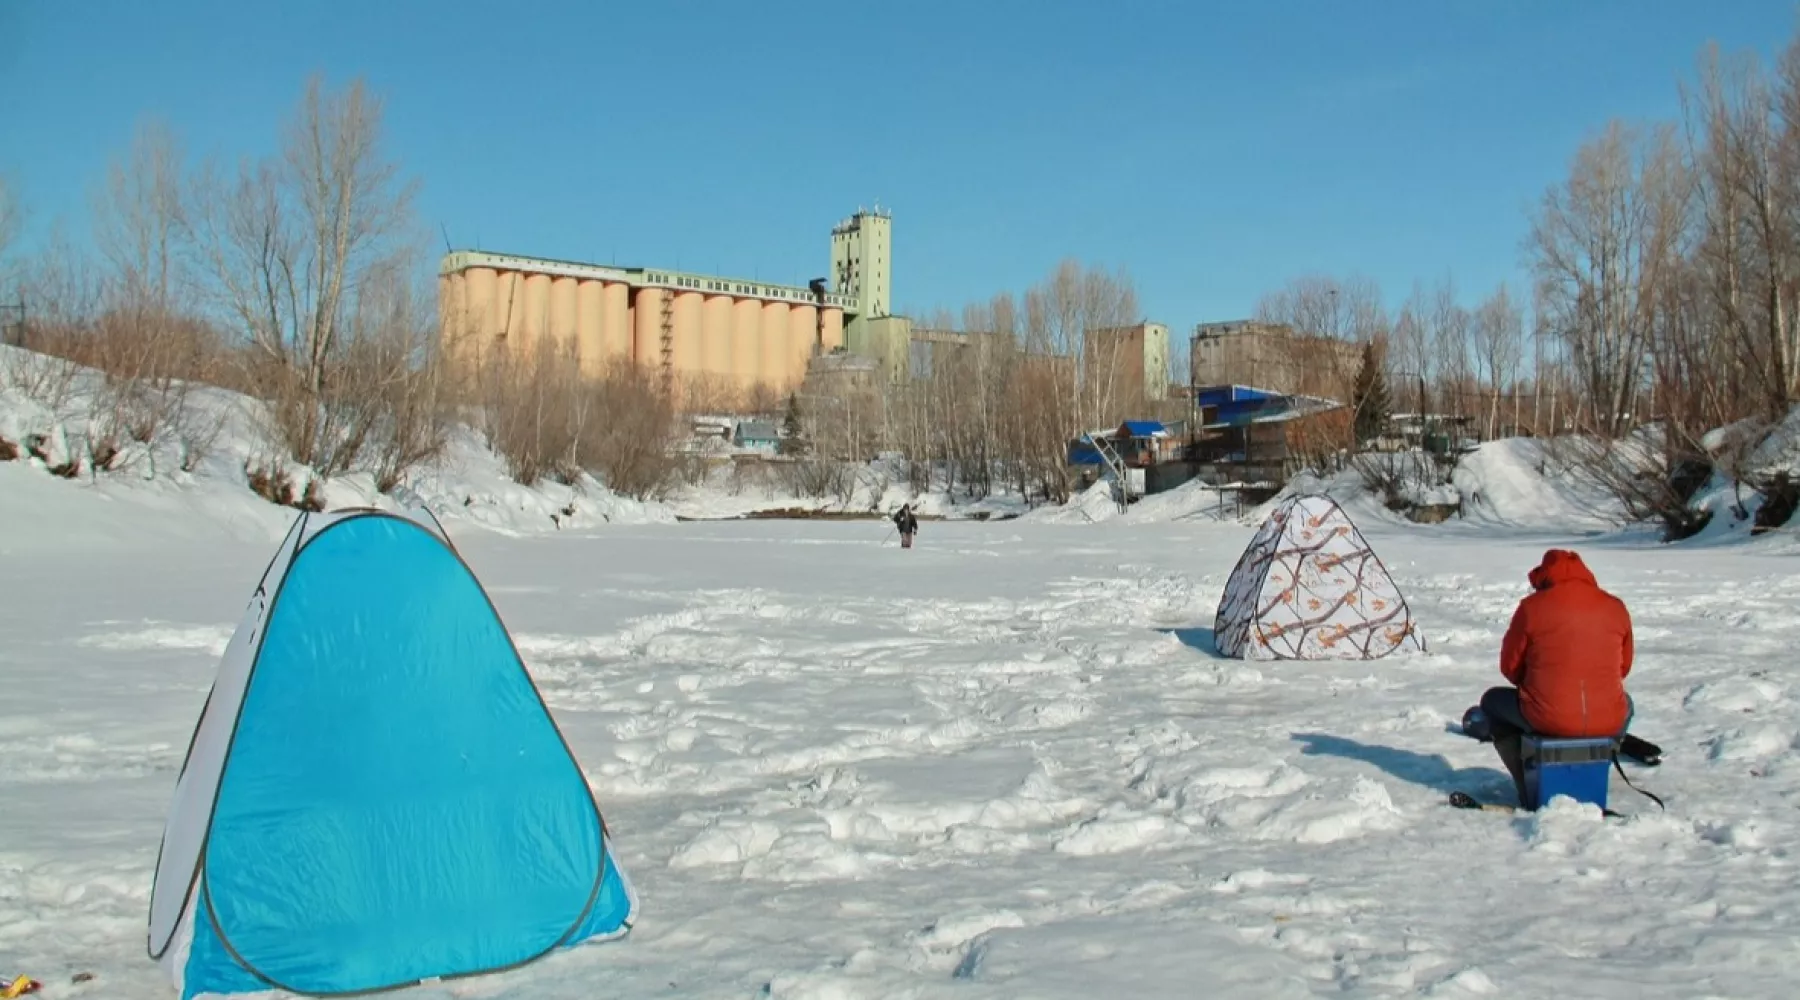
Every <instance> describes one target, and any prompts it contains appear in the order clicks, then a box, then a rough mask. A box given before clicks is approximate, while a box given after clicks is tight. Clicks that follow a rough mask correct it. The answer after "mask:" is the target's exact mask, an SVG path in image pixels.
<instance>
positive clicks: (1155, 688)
mask: <svg viewBox="0 0 1800 1000" xmlns="http://www.w3.org/2000/svg"><path fill="white" fill-rule="evenodd" d="M155 499H156V497H155V496H154V495H153V496H152V497H151V501H144V500H141V499H139V498H135V497H131V496H123V495H115V494H113V493H109V492H107V491H106V490H104V489H96V488H94V487H92V486H86V485H79V484H70V483H64V482H61V481H56V480H53V479H51V478H50V477H48V476H45V475H44V474H43V473H41V472H39V471H35V470H32V469H29V468H27V467H25V466H24V465H23V464H21V463H7V464H0V509H3V512H4V516H5V526H4V529H3V532H4V540H0V566H3V567H4V572H3V573H0V679H3V691H4V694H3V697H0V761H3V762H4V763H3V764H0V972H12V971H14V970H18V971H23V972H29V973H31V974H33V975H35V976H37V977H38V978H40V979H42V980H44V981H45V983H46V984H47V989H46V991H45V994H44V995H45V996H46V997H50V998H55V997H61V996H87V997H107V998H121V1000H131V998H150V997H165V996H167V995H168V993H169V991H168V988H167V987H166V985H165V984H164V981H163V979H162V978H161V976H160V973H159V971H158V970H157V968H156V967H155V966H154V965H153V964H152V963H151V962H150V961H148V959H146V958H145V957H144V951H143V947H144V941H143V939H144V930H145V919H146V917H145V914H146V907H147V904H148V897H149V891H150V880H151V874H152V870H153V868H154V865H155V860H156V851H157V842H158V838H159V836H160V833H161V829H162V822H163V818H164V815H165V811H166V809H167V807H168V804H169V797H170V794H171V791H172V789H173V786H174V782H175V777H176V773H177V770H178V769H179V767H180V765H181V759H182V752H183V750H184V748H185V746H186V743H187V739H188V736H189V733H190V731H191V727H192V726H193V723H194V720H195V718H196V717H197V714H198V712H199V710H200V707H201V703H202V701H203V699H204V698H205V696H206V691H207V687H208V685H209V683H210V682H211V679H212V676H213V672H214V669H215V666H216V662H217V658H218V655H219V651H220V649H221V647H222V646H223V644H224V642H225V640H226V638H227V637H228V636H229V633H230V629H231V627H232V625H233V624H234V622H235V621H236V619H237V617H238V615H239V613H240V612H241V610H242V608H243V605H244V601H245V600H246V598H247V597H248V591H249V589H250V588H251V587H252V586H253V584H254V581H255V579H256V576H257V575H258V574H259V573H260V572H261V569H262V567H263V565H264V564H265V563H266V562H267V560H268V558H269V555H270V554H271V552H272V550H273V547H274V544H275V537H276V536H277V535H278V534H279V532H280V530H281V528H282V527H284V522H285V519H286V514H285V512H282V511H279V510H277V509H275V508H272V507H268V506H266V505H263V506H262V507H260V508H258V507H257V506H256V502H254V501H245V502H244V504H243V505H242V506H241V507H240V506H229V507H224V508H222V507H220V506H218V505H216V504H214V505H210V506H204V505H203V506H200V507H195V506H192V505H188V506H182V505H177V504H168V503H161V502H152V501H155ZM1496 501H1497V502H1498V503H1501V504H1502V505H1504V504H1507V503H1512V502H1521V501H1516V500H1515V498H1511V497H1509V498H1504V499H1503V498H1501V497H1499V496H1496ZM1172 504H1174V502H1173V501H1165V502H1164V503H1163V504H1162V507H1163V508H1165V509H1162V510H1160V511H1156V510H1155V509H1154V508H1148V509H1145V510H1144V511H1142V512H1135V511H1134V513H1133V514H1128V515H1126V516H1123V517H1116V518H1107V519H1103V520H1101V521H1100V522H1099V523H1089V522H1088V521H1086V520H1084V519H1081V518H1079V517H1077V518H1074V519H1070V518H1052V517H1034V518H1026V519H1022V520H1015V521H1005V522H990V523H986V524H980V523H953V522H934V523H928V524H927V525H925V530H924V531H923V532H922V533H921V535H920V538H919V547H917V548H915V549H914V550H912V551H902V550H900V549H899V548H898V547H897V546H896V545H895V544H894V543H893V541H892V539H890V538H888V537H887V535H888V531H887V529H888V526H887V525H886V524H884V523H880V522H872V523H871V522H782V521H723V522H706V523H682V524H675V523H666V519H663V518H660V517H653V516H639V517H630V518H620V519H619V520H618V521H615V522H612V523H607V522H604V521H601V520H599V519H598V518H596V519H593V520H592V521H590V522H587V523H585V524H583V525H580V526H576V527H574V528H571V529H568V530H561V531H551V532H549V533H539V534H526V533H522V532H520V531H515V530H505V529H507V527H508V526H507V525H506V524H499V523H497V524H494V525H493V526H492V527H494V528H498V529H503V530H489V529H488V528H487V527H483V526H480V525H479V524H478V523H471V521H463V522H461V523H458V522H456V521H452V522H451V523H449V525H448V527H449V530H450V531H451V533H452V535H453V537H454V539H455V541H456V543H457V545H458V546H459V548H460V549H461V550H462V551H463V553H464V554H465V555H466V556H467V557H468V559H469V560H470V562H471V564H472V565H473V566H474V568H475V569H476V571H477V573H478V574H479V575H480V576H481V578H482V580H483V582H484V583H485V585H486V586H487V587H488V589H489V591H490V593H491V594H492V596H493V598H494V600H495V602H496V604H497V606H498V607H499V609H500V611H501V613H502V615H503V616H504V618H505V620H506V622H507V624H508V626H509V627H510V629H511V630H512V632H513V634H514V636H515V638H516V640H517V643H518V645H519V648H520V650H521V652H522V654H523V655H524V657H525V659H526V661H527V663H528V664H529V665H530V667H531V670H532V672H533V674H534V677H535V678H536V680H537V682H538V684H539V685H540V687H541V688H542V690H543V692H544V694H545V696H546V698H547V699H548V701H549V704H550V706H551V708H552V710H553V711H554V713H555V714H556V717H557V719H558V721H559V722H560V723H561V725H562V727H563V729H564V731H565V733H566V734H567V736H568V738H569V740H570V743H571V745H572V747H573V749H574V751H575V753H576V755H577V757H578V758H579V759H580V761H581V762H582V764H583V765H584V767H585V769H586V771H587V774H588V776H589V779H590V781H591V782H592V784H593V785H594V787H595V789H596V790H597V792H598V794H599V797H600V800H601V803H602V806H603V809H604V811H605V813H606V818H607V821H608V824H609V826H610V828H611V829H612V831H613V833H614V835H615V837H616V846H617V849H618V851H619V852H620V854H621V858H622V863H623V864H624V866H625V868H626V870H627V871H629V872H631V874H632V877H633V881H634V883H635V885H636V888H637V890H638V892H639V893H640V896H641V898H642V901H643V907H642V916H641V921H640V922H639V923H638V925H637V927H636V929H635V930H634V931H633V932H632V934H631V936H630V937H628V938H626V939H625V940H623V941H620V942H614V943H608V944H600V945H593V946H586V947H582V948H578V949H574V950H572V951H568V952H565V953H561V954H558V955H555V956H552V957H550V958H548V959H546V960H543V961H541V962H538V963H536V964H534V965H531V966H528V967H526V968H524V969H521V970H518V971H515V972H512V973H507V974H503V975H497V976H489V977H482V978H479V979H474V980H469V981H465V982H460V983H457V984H454V985H450V984H442V985H437V986H430V987H423V988H420V989H419V990H417V991H415V995H417V996H420V997H432V998H441V997H450V996H455V997H505V996H517V997H527V996H529V997H533V998H549V1000H556V998H569V1000H575V998H581V1000H587V998H591V997H595V996H684V997H686V996H693V997H750V996H767V997H777V998H840V997H880V998H909V997H916V998H925V997H1024V996H1030V997H1064V996H1067V997H1075V996H1093V995H1121V996H1231V997H1271V998H1276V997H1280V998H1285V997H1309V996H1327V995H1329V996H1344V997H1396V996H1432V997H1487V996H1516V997H1550V996H1561V995H1581V996H1589V997H1600V998H1607V997H1619V998H1630V1000H1643V998H1650V997H1683V998H1691V997H1709V996H1716V997H1727V996H1728V997H1786V996H1790V995H1792V992H1793V990H1792V986H1791V972H1790V970H1791V968H1792V967H1793V966H1794V964H1795V963H1796V962H1797V961H1800V858H1797V857H1796V854H1795V844H1796V840H1795V834H1796V818H1797V817H1800V814H1797V813H1796V806H1800V757H1797V754H1796V739H1797V735H1800V710H1797V708H1796V706H1797V705H1800V701H1796V699H1795V698H1794V697H1792V694H1793V688H1794V681H1793V680H1792V677H1793V670H1792V663H1793V650H1794V649H1795V648H1796V646H1797V645H1800V575H1796V573H1795V572H1794V568H1793V566H1794V564H1793V562H1792V557H1791V556H1781V555H1777V554H1773V553H1774V552H1776V551H1777V550H1775V549H1773V548H1771V547H1770V546H1769V545H1767V544H1764V543H1760V542H1759V543H1749V544H1740V545H1736V546H1699V547H1687V548H1683V547H1660V546H1654V545H1651V544H1648V543H1646V542H1644V541H1643V540H1642V539H1641V537H1639V536H1627V537H1619V536H1605V537H1599V536H1595V537H1580V536H1577V535H1575V534H1573V533H1571V532H1570V531H1568V530H1566V529H1565V530H1563V531H1562V533H1560V534H1559V533H1558V532H1557V530H1555V529H1553V528H1552V527H1549V526H1546V525H1543V524H1534V525H1529V526H1523V527H1521V526H1507V525H1505V524H1501V523H1498V522H1496V521H1492V520H1486V519H1484V520H1480V521H1476V520H1474V519H1472V520H1471V521H1469V522H1451V523H1450V524H1447V525H1440V526H1435V527H1430V528H1426V527H1418V526H1412V525H1404V524H1401V523H1398V522H1397V521H1396V520H1394V519H1391V518H1387V519H1384V518H1381V517H1377V516H1374V515H1372V514H1366V513H1365V512H1364V511H1362V510H1359V509H1353V510H1352V513H1353V515H1354V516H1356V517H1357V518H1358V521H1359V525H1360V526H1361V527H1362V528H1363V530H1364V531H1365V533H1366V534H1368V536H1369V537H1370V540H1371V542H1372V543H1373V545H1374V546H1375V548H1376V551H1377V552H1378V553H1380V554H1381V555H1382V556H1383V558H1384V560H1385V562H1386V564H1387V566H1388V567H1389V569H1390V570H1391V571H1392V573H1393V574H1394V576H1395V578H1396V580H1397V582H1398V584H1399V586H1400V587H1401V588H1402V590H1403V592H1404V593H1405V594H1406V596H1407V598H1408V599H1409V601H1410V602H1411V604H1412V606H1413V607H1414V609H1415V614H1416V615H1417V617H1418V619H1419V621H1420V623H1421V627H1422V628H1424V629H1425V631H1426V633H1427V634H1428V635H1429V636H1430V641H1431V644H1432V646H1431V651H1430V652H1429V653H1427V654H1424V655H1415V656H1408V657H1405V658H1394V659H1389V660H1384V661H1377V662H1370V663H1341V662H1339V663H1307V664H1294V663H1276V664H1257V665H1254V666H1253V665H1250V664H1245V663H1242V662H1236V661H1226V660H1221V659H1219V658H1217V657H1216V656H1215V655H1214V654H1213V652H1212V651H1211V645H1210V632H1209V629H1210V626H1211V623H1212V616H1213V611H1214V608H1215V605H1216V603H1217V600H1218V598H1219V593H1220V589H1221V587H1222V586H1223V584H1224V581H1225V578H1226V576H1227V574H1228V573H1229V572H1230V570H1231V567H1232V565H1233V563H1234V562H1235V560H1236V559H1237V556H1238V554H1239V552H1240V551H1241V549H1242V547H1243V545H1244V544H1245V543H1246V542H1247V541H1248V539H1249V536H1250V533H1251V529H1250V528H1248V527H1246V526H1244V525H1241V524H1238V523H1234V522H1230V521H1226V522H1218V521H1214V520H1211V519H1210V518H1209V517H1187V516H1185V515H1183V514H1182V513H1181V512H1180V511H1178V510H1176V509H1175V507H1174V506H1172ZM1212 504H1213V501H1212V500H1210V499H1208V498H1206V497H1202V496H1195V497H1194V498H1193V503H1192V505H1191V506H1192V508H1193V509H1194V510H1196V511H1199V510H1204V509H1206V508H1208V507H1210V506H1211V505H1212ZM221 510H225V511H227V512H229V513H230V516H229V517H224V516H222V515H221ZM1153 514H1154V516H1152V515H1153ZM472 520H473V519H472ZM623 521H637V522H640V523H621V522H623ZM1547 544H1567V545H1573V546H1574V547H1576V548H1578V549H1579V550H1580V551H1582V553H1583V555H1584V556H1585V557H1586V558H1587V559H1588V560H1589V562H1590V564H1591V565H1593V566H1594V568H1595V569H1596V572H1597V573H1598V574H1599V576H1600V578H1601V581H1602V583H1603V584H1604V585H1606V586H1608V587H1609V588H1611V589H1613V590H1614V591H1615V592H1617V593H1619V594H1620V595H1622V596H1623V597H1624V598H1625V599H1626V600H1627V601H1628V602H1629V603H1630V606H1631V609H1632V613H1633V615H1634V618H1635V621H1636V624H1637V627H1638V651H1639V657H1640V660H1639V666H1638V668H1637V670H1636V671H1635V672H1634V674H1633V676H1632V681H1631V687H1632V690H1633V693H1634V695H1635V696H1636V698H1637V701H1638V706H1639V707H1638V724H1637V728H1638V730H1639V731H1640V732H1641V733H1643V734H1644V735H1645V736H1647V737H1648V738H1650V739H1652V740H1654V741H1656V742H1658V743H1660V744H1662V745H1663V746H1664V748H1665V750H1666V751H1667V763H1666V764H1664V765H1663V766H1662V767H1661V768H1659V769H1655V770H1636V771H1634V773H1633V778H1634V780H1637V781H1639V783H1640V784H1643V785H1645V786H1646V787H1648V788H1650V789H1651V790H1653V791H1655V792H1657V793H1659V794H1660V795H1662V796H1663V797H1664V798H1665V799H1666V800H1667V801H1668V805H1669V808H1668V811H1667V812H1666V813H1664V812H1660V811H1658V810H1657V809H1656V807H1655V806H1654V804H1652V803H1650V802H1649V800H1647V799H1644V798H1641V797H1639V796H1637V795H1635V794H1633V793H1632V792H1631V791H1630V790H1629V789H1627V788H1625V787H1624V786H1623V784H1622V783H1621V782H1619V781H1617V780H1616V778H1615V780H1614V782H1613V798H1614V801H1613V805H1614V806H1615V808H1618V809H1620V810H1621V811H1623V812H1626V813H1628V814H1630V815H1629V817H1628V818H1627V819H1624V820H1622V821H1620V820H1603V819H1602V818H1601V817H1600V816H1599V814H1598V813H1597V812H1596V811H1594V810H1592V809H1589V808H1585V807H1580V806H1575V805H1573V804H1571V803H1568V802H1566V801H1564V802H1558V803H1554V804H1553V805H1552V806H1551V807H1549V808H1547V809H1545V810H1544V811H1542V812H1540V813H1538V814H1536V815H1530V816H1518V817H1508V816H1504V815H1495V814H1486V813H1466V812H1461V811H1457V810H1453V809H1450V808H1448V807H1447V806H1445V805H1444V804H1443V803H1444V798H1445V793H1446V792H1448V791H1449V790H1451V789H1457V788H1461V789H1467V790H1470V791H1472V792H1475V793H1477V794H1485V795H1488V796H1494V797H1503V796H1504V795H1505V794H1506V789H1507V788H1508V782H1507V780H1506V778H1505V776H1504V774H1503V772H1501V771H1500V770H1499V768H1498V763H1497V761H1496V760H1495V759H1494V758H1493V756H1492V754H1491V749H1490V748H1489V747H1486V746H1483V745H1480V744H1476V743H1474V742H1472V741H1469V740H1466V739H1464V738H1462V737H1460V736H1457V735H1454V734H1453V733H1451V732H1450V731H1449V727H1450V726H1451V724H1452V723H1453V722H1454V720H1456V719H1457V718H1458V717H1460V715H1461V713H1462V711H1463V709H1464V708H1465V707H1466V706H1468V705H1469V704H1471V703H1473V702H1474V700H1475V699H1476V698H1477V697H1478V696H1479V694H1480V693H1481V691H1482V690H1483V689H1484V688H1485V687H1487V686H1489V685H1490V684H1492V683H1495V682H1496V681H1497V679H1498V675H1497V673H1496V671H1495V668H1494V659H1495V653H1496V649H1497V646H1498V643H1499V640H1500V635H1501V633H1502V631H1503V630H1504V628H1505V626H1506V622H1507V618H1508V616H1509V615H1510V613H1511V611H1512V607H1513V604H1514V602H1515V601H1517V599H1518V598H1519V597H1520V596H1522V595H1523V593H1524V575H1525V571H1526V570H1527V568H1528V567H1529V566H1530V565H1532V564H1533V563H1534V562H1535V561H1536V560H1537V558H1538V557H1539V555H1540V554H1541V552H1542V549H1543V548H1544V547H1545V545H1547ZM78 971H92V972H95V973H96V974H97V976H96V978H95V979H94V980H92V981H91V982H87V983H83V984H78V985H71V984H70V981H69V980H70V976H71V974H73V973H75V972H78Z"/></svg>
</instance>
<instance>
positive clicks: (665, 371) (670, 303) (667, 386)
mask: <svg viewBox="0 0 1800 1000" xmlns="http://www.w3.org/2000/svg"><path fill="white" fill-rule="evenodd" d="M662 387H663V394H664V395H665V396H666V395H669V394H671V393H672V392H673V391H674V389H675V290H674V289H672V288H665V289H663V295H662Z"/></svg>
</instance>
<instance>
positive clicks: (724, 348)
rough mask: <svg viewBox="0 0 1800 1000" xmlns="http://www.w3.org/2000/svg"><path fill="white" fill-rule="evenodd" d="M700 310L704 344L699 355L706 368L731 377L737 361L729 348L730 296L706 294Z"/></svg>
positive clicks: (723, 377) (717, 374) (720, 375)
mask: <svg viewBox="0 0 1800 1000" xmlns="http://www.w3.org/2000/svg"><path fill="white" fill-rule="evenodd" d="M700 311H701V315H700V339H701V341H702V342H703V344H704V345H705V346H704V347H703V348H702V349H701V351H700V355H701V357H702V358H703V359H705V364H706V370H707V371H708V372H710V373H711V374H713V375H716V376H718V377H719V378H721V379H729V378H732V377H733V375H734V372H735V368H734V366H735V365H736V363H737V361H736V355H734V354H733V353H732V349H731V297H730V296H728V295H708V296H707V297H706V303H705V304H704V305H702V306H701V307H700Z"/></svg>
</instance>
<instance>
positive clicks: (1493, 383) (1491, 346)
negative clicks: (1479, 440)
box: [1472, 284, 1525, 440]
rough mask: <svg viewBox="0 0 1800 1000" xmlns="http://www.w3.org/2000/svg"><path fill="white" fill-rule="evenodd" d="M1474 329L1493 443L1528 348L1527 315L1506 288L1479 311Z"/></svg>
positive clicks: (1495, 292)
mask: <svg viewBox="0 0 1800 1000" xmlns="http://www.w3.org/2000/svg"><path fill="white" fill-rule="evenodd" d="M1472 329H1473V333H1474V347H1475V355H1476V358H1477V360H1478V361H1479V362H1480V364H1481V373H1480V376H1481V378H1482V380H1483V381H1485V382H1486V383H1487V391H1488V401H1489V402H1488V413H1487V435H1486V436H1487V437H1488V438H1489V439H1490V440H1491V439H1493V438H1496V437H1498V436H1499V425H1500V396H1501V394H1502V393H1505V392H1510V391H1511V390H1512V389H1513V388H1514V384H1515V382H1516V380H1517V378H1518V373H1519V361H1520V359H1521V356H1522V355H1523V353H1524V345H1525V315H1524V313H1523V311H1522V310H1521V309H1520V308H1519V306H1518V304H1517V303H1515V302H1514V301H1513V298H1512V294H1511V293H1510V292H1508V291H1507V288H1506V285H1504V284H1502V285H1501V286H1500V287H1499V288H1497V289H1495V290H1494V294H1493V295H1491V296H1489V297H1488V299H1487V301H1485V302H1483V303H1482V304H1481V305H1480V307H1478V308H1477V309H1476V310H1475V316H1474V322H1473V324H1472Z"/></svg>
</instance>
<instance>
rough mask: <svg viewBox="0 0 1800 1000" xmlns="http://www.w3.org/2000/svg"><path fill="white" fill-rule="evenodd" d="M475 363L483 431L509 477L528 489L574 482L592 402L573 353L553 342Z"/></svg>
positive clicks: (492, 354) (504, 351)
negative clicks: (547, 481)
mask: <svg viewBox="0 0 1800 1000" xmlns="http://www.w3.org/2000/svg"><path fill="white" fill-rule="evenodd" d="M476 363H477V364H478V365H479V369H478V372H479V374H478V378H477V382H476V391H477V393H478V401H479V402H480V404H481V416H482V430H483V431H484V432H485V433H486V434H487V439H488V445H489V447H491V448H493V449H494V451H495V453H497V454H498V455H499V456H500V457H501V458H502V459H503V460H504V461H505V462H506V471H507V473H508V474H509V475H511V476H512V478H513V480H514V481H515V482H518V483H521V484H523V485H525V486H535V485H537V484H538V483H539V482H541V481H543V480H545V479H550V480H555V481H557V482H563V483H573V482H575V481H576V479H577V477H578V476H579V474H580V466H579V464H578V463H577V457H576V456H577V449H578V447H579V445H580V441H581V434H582V431H583V430H584V429H585V428H586V425H587V419H588V414H589V409H590V407H589V404H590V403H591V402H592V399H591V397H590V394H589V393H586V392H584V391H583V387H582V383H581V375H580V360H579V358H577V356H576V355H575V353H574V350H573V348H572V347H568V346H564V345H559V344H557V343H555V342H553V341H550V340H543V341H540V342H539V343H538V344H537V345H536V348H535V349H534V350H532V351H530V352H519V351H509V350H507V349H506V347H505V345H501V346H500V347H498V348H496V349H494V350H492V351H489V352H487V353H486V354H485V355H484V356H480V357H478V358H477V359H476Z"/></svg>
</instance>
